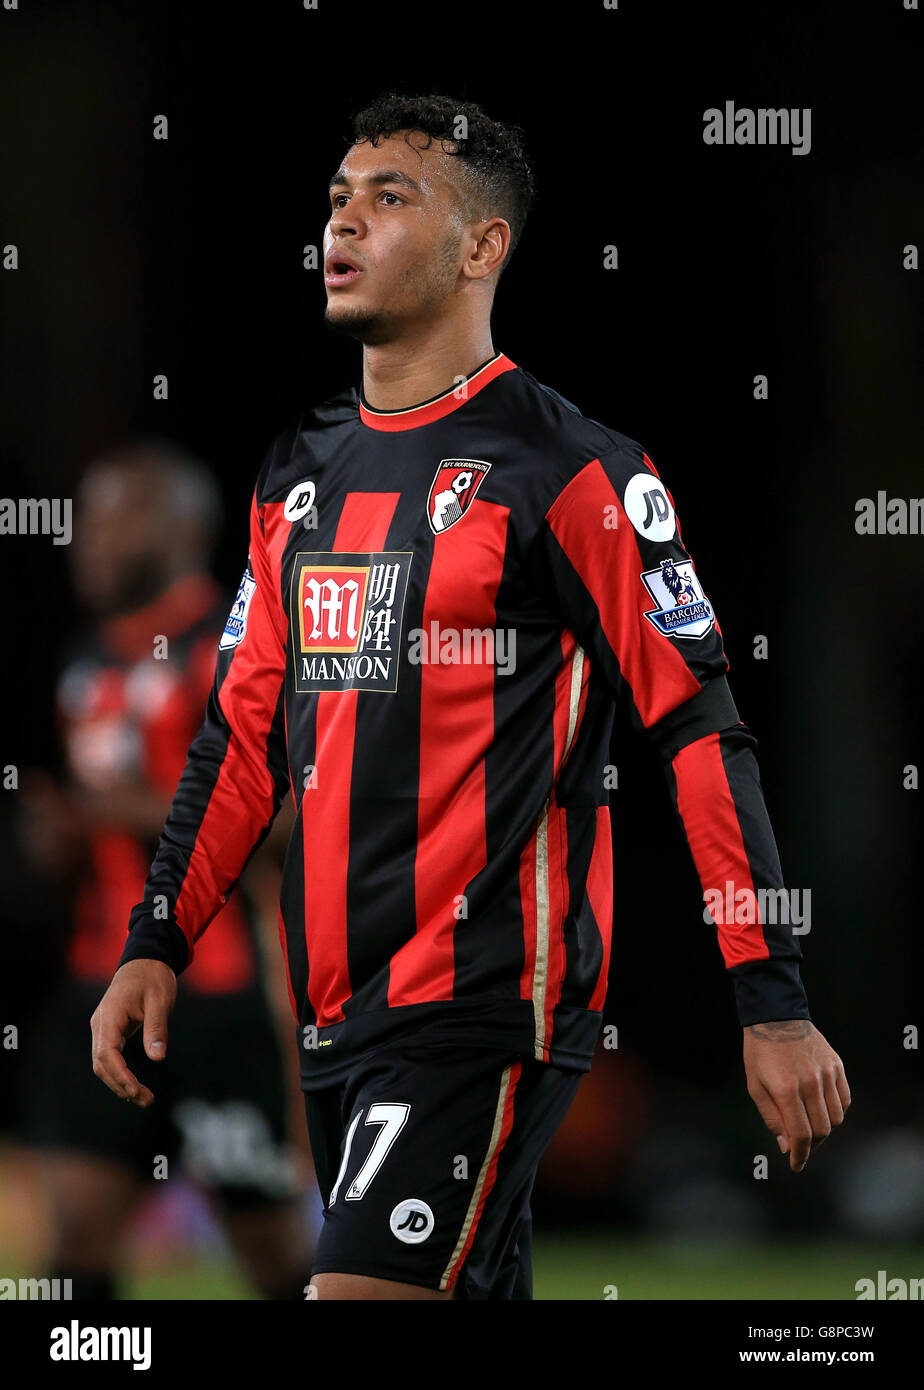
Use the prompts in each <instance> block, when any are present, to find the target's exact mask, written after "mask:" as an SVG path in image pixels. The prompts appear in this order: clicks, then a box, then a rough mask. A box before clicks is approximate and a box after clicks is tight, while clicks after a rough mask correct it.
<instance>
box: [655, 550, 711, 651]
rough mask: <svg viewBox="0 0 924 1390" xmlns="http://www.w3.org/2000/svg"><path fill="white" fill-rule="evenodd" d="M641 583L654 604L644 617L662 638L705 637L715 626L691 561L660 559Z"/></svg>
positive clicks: (708, 604) (709, 605)
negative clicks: (661, 633)
mask: <svg viewBox="0 0 924 1390" xmlns="http://www.w3.org/2000/svg"><path fill="white" fill-rule="evenodd" d="M642 582H643V583H644V585H645V588H646V589H647V590H648V592H649V594H651V597H652V598H653V599H654V601H655V603H656V605H657V607H656V608H654V609H652V611H651V612H649V613H646V614H645V617H646V618H647V619H648V621H649V622H650V623H651V624H652V626H653V627H656V628H657V629H658V631H659V632H663V633H664V636H665V637H705V635H706V633H707V632H709V631H710V630H711V628H712V627H713V625H714V624H715V614H714V613H713V611H712V606H711V604H710V603H709V602H708V601H707V599H706V595H705V594H704V593H703V591H702V589H701V588H700V583H699V580H698V579H697V578H696V575H695V573H694V571H693V561H692V560H662V561H661V563H660V565H659V566H658V568H657V569H653V570H645V573H644V574H643V575H642Z"/></svg>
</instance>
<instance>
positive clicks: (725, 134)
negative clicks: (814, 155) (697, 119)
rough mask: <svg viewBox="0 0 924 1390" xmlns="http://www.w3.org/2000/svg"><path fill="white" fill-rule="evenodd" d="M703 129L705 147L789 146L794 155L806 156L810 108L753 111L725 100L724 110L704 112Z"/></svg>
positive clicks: (712, 109) (768, 108)
mask: <svg viewBox="0 0 924 1390" xmlns="http://www.w3.org/2000/svg"><path fill="white" fill-rule="evenodd" d="M703 126H704V129H703V143H704V144H706V145H789V146H791V149H792V153H793V154H808V153H809V152H810V150H811V148H812V109H811V107H810V106H802V107H799V106H793V107H787V106H782V107H780V108H779V109H776V108H775V107H772V106H770V107H768V106H760V107H758V108H757V110H756V111H754V110H752V109H751V108H750V107H749V106H739V107H736V106H735V103H734V102H733V101H727V102H726V103H725V106H724V108H720V107H718V106H710V107H709V109H708V110H707V111H704V112H703Z"/></svg>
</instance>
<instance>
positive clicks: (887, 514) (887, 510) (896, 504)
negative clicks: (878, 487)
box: [854, 491, 924, 536]
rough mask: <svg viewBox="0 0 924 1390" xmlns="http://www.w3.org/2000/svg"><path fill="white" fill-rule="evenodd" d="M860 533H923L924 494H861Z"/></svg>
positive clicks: (857, 525) (857, 524)
mask: <svg viewBox="0 0 924 1390" xmlns="http://www.w3.org/2000/svg"><path fill="white" fill-rule="evenodd" d="M855 511H856V513H857V517H856V520H855V522H854V529H855V530H856V533H857V535H858V536H920V535H921V534H922V532H924V497H909V498H907V499H906V498H904V497H889V496H887V494H886V493H885V492H882V491H880V492H877V493H876V500H875V502H874V501H873V499H872V497H861V498H860V499H859V501H858V502H857V503H856V506H855Z"/></svg>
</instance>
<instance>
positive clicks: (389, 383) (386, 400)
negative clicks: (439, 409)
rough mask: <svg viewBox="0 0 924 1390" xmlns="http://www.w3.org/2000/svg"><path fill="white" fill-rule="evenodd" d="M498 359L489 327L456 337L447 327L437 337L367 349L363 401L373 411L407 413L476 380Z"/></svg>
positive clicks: (406, 339) (384, 344) (436, 333)
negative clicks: (485, 365)
mask: <svg viewBox="0 0 924 1390" xmlns="http://www.w3.org/2000/svg"><path fill="white" fill-rule="evenodd" d="M494 356H495V350H494V347H493V345H492V343H491V330H490V328H489V327H488V326H485V327H484V328H483V329H479V330H478V331H477V332H471V333H462V334H458V333H456V334H453V335H450V334H448V333H447V332H446V329H445V327H443V328H442V329H441V330H440V331H439V332H435V333H434V334H433V335H432V336H427V335H425V336H422V337H415V338H413V339H411V338H402V339H401V340H400V341H398V342H393V343H383V344H381V345H379V346H376V347H372V346H364V347H363V396H364V397H365V399H366V403H367V404H368V405H370V406H371V407H372V409H373V410H406V409H408V407H409V406H413V405H419V404H420V402H421V401H428V400H430V399H431V397H433V396H438V395H440V394H441V393H442V392H443V391H450V390H452V389H453V387H455V386H457V385H458V383H459V381H460V379H461V378H463V377H466V376H470V375H471V373H472V372H473V371H475V369H476V368H477V367H480V366H481V364H482V362H486V361H488V359H489V358H491V357H494Z"/></svg>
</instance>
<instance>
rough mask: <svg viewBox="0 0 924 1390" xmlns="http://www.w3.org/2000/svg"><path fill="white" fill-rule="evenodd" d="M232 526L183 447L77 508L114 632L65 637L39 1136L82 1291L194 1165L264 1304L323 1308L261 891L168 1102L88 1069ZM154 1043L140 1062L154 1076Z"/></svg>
mask: <svg viewBox="0 0 924 1390" xmlns="http://www.w3.org/2000/svg"><path fill="white" fill-rule="evenodd" d="M218 519H219V500H218V490H217V487H216V485H215V483H214V480H213V479H212V478H211V476H210V475H209V474H208V472H207V471H206V470H205V468H204V467H203V466H202V465H201V464H200V463H199V462H198V460H196V459H193V458H190V457H188V456H186V455H185V454H181V453H180V452H179V451H177V450H175V449H173V448H171V447H170V446H169V445H167V444H166V443H165V442H162V441H151V442H148V443H147V444H140V443H139V444H138V445H135V446H131V447H130V448H127V449H126V450H123V451H121V452H120V453H119V454H118V455H113V456H111V457H106V458H103V459H100V460H98V461H97V462H96V463H95V464H93V466H92V467H91V468H90V469H89V471H88V472H87V473H86V474H85V476H84V478H83V481H82V483H81V488H80V492H79V493H78V497H77V514H76V525H75V531H74V541H73V545H72V548H71V552H70V555H71V559H72V561H73V570H74V576H73V577H74V581H75V584H76V588H77V593H78V596H79V598H80V599H81V601H82V604H83V606H84V609H85V610H86V611H87V612H88V613H89V614H91V615H92V623H91V624H90V627H89V631H87V632H85V633H84V634H83V635H82V636H81V637H80V638H78V639H76V640H74V639H70V640H67V641H65V642H64V648H65V651H66V653H67V655H66V659H65V662H64V667H63V670H62V673H61V676H60V680H59V683H58V689H57V702H56V703H57V714H58V720H59V724H60V729H61V735H62V742H63V748H64V752H65V755H66V760H67V773H66V777H65V778H62V779H60V780H58V779H53V778H51V777H49V776H42V777H41V778H39V777H36V776H33V778H31V779H30V781H29V784H28V787H27V788H24V792H23V797H24V800H25V804H26V814H25V816H24V821H23V838H24V843H25V846H26V847H27V849H28V851H29V854H30V856H31V858H32V860H33V863H34V864H35V866H36V867H37V868H38V869H39V871H40V872H41V873H42V875H43V877H44V879H45V883H46V885H47V888H48V889H50V890H52V891H54V892H55V893H56V894H57V895H58V896H59V898H60V899H61V901H62V903H63V902H67V903H69V904H70V916H71V923H72V930H71V933H70V938H69V941H68V947H67V960H66V975H65V978H64V980H63V982H62V983H61V986H60V988H59V989H58V990H57V992H56V993H55V995H54V996H53V998H52V999H51V1000H50V1005H49V1009H48V1014H47V1018H46V1019H45V1020H44V1021H43V1025H42V1026H41V1027H40V1028H39V1029H38V1039H39V1041H38V1044H37V1053H36V1055H35V1058H34V1067H33V1073H32V1075H31V1076H30V1078H29V1084H28V1086H27V1109H26V1138H27V1142H31V1143H32V1144H33V1145H35V1146H36V1147H37V1148H38V1149H39V1150H40V1151H41V1168H40V1171H41V1173H42V1176H43V1179H44V1185H45V1188H46V1191H47V1195H48V1199H49V1204H50V1211H51V1217H52V1227H53V1239H54V1250H53V1254H52V1260H53V1265H54V1273H55V1275H56V1276H59V1277H61V1278H67V1279H70V1280H71V1287H72V1291H73V1296H74V1297H75V1298H81V1299H85V1298H89V1299H100V1298H112V1297H114V1296H115V1293H116V1287H117V1282H116V1281H117V1275H118V1272H119V1264H120V1257H121V1243H120V1238H121V1236H122V1234H123V1232H124V1230H125V1228H126V1224H127V1222H128V1219H129V1217H130V1216H131V1215H132V1213H133V1212H134V1211H135V1210H136V1208H137V1207H138V1204H139V1202H140V1200H141V1199H142V1198H143V1197H144V1196H145V1195H150V1194H151V1193H153V1192H154V1191H156V1190H158V1189H159V1188H161V1187H162V1186H163V1184H162V1183H155V1182H154V1177H155V1173H156V1175H157V1176H158V1177H161V1178H163V1177H165V1176H167V1177H169V1176H173V1173H174V1172H175V1171H177V1169H176V1168H175V1167H174V1159H176V1161H177V1163H178V1164H179V1166H180V1168H181V1169H185V1171H186V1173H187V1176H190V1177H193V1178H195V1180H196V1181H197V1183H198V1184H199V1185H200V1186H201V1187H202V1189H203V1190H204V1191H205V1192H206V1193H207V1194H208V1196H209V1197H210V1199H212V1201H213V1202H214V1204H215V1205H216V1206H217V1208H218V1212H219V1214H220V1216H221V1218H222V1221H223V1224H224V1227H225V1229H226V1231H227V1233H228V1235H229V1237H230V1240H231V1243H232V1246H233V1247H234V1249H235V1251H236V1253H237V1254H238V1256H239V1257H240V1259H241V1261H242V1263H243V1265H244V1268H245V1269H246V1271H247V1272H248V1274H249V1275H250V1276H251V1278H252V1280H253V1281H254V1283H255V1285H256V1287H257V1289H258V1290H259V1291H260V1292H261V1293H262V1294H263V1295H264V1296H266V1297H270V1298H283V1297H284V1298H296V1297H298V1298H301V1299H303V1298H304V1296H305V1295H304V1289H305V1286H306V1284H307V1282H308V1275H309V1272H310V1268H311V1247H310V1239H309V1236H308V1233H307V1231H306V1229H305V1223H304V1221H303V1220H302V1219H301V1216H302V1214H301V1211H300V1201H301V1191H302V1187H303V1181H302V1180H301V1179H300V1178H299V1176H298V1174H297V1172H296V1169H295V1155H294V1153H293V1152H292V1149H291V1146H290V1144H289V1138H288V1136H289V1133H290V1128H291V1127H290V1124H289V1109H290V1107H289V1104H288V1096H289V1094H290V1092H291V1087H290V1086H289V1085H288V1069H287V1067H286V1063H285V1057H284V1053H283V1051H282V1047H281V1043H280V1039H279V1036H278V1028H277V1025H276V1017H275V1014H274V1011H273V1007H272V1000H271V996H270V994H269V991H268V987H267V986H268V981H267V979H266V978H265V971H264V967H263V961H262V958H261V949H260V942H259V939H258V917H257V911H258V908H257V903H256V901H255V899H254V896H253V895H252V894H251V893H249V892H246V891H241V892H240V893H238V894H237V895H236V896H235V898H234V899H233V900H232V901H231V902H229V903H228V905H227V907H225V908H224V909H223V910H222V912H221V919H220V921H219V924H218V926H217V927H216V930H215V934H214V939H210V940H209V942H208V943H207V949H204V950H203V951H202V952H201V954H198V953H197V958H196V961H195V962H194V963H193V964H192V965H191V966H190V968H189V970H188V971H187V972H186V974H185V975H184V976H183V981H182V988H181V992H180V993H181V999H180V1002H179V1005H178V1008H177V1012H176V1015H175V1020H174V1021H175V1024H176V1029H177V1037H178V1040H181V1041H180V1046H181V1048H182V1066H179V1067H171V1069H170V1075H168V1076H163V1075H160V1076H159V1080H160V1081H161V1082H162V1083H163V1093H162V1103H161V1104H160V1105H159V1106H157V1107H155V1108H154V1109H153V1110H146V1111H145V1110H137V1109H135V1110H133V1109H131V1108H130V1107H128V1106H126V1105H122V1106H118V1105H115V1104H113V1102H112V1097H111V1096H110V1095H108V1094H107V1092H106V1091H104V1090H103V1089H102V1087H101V1086H100V1085H99V1084H98V1083H97V1082H96V1081H94V1079H93V1076H92V1073H91V1071H90V1068H89V1067H88V1066H87V1064H86V1042H87V1018H88V1015H89V1014H90V1013H91V1012H92V1010H93V1008H94V1007H95V1005H96V1004H97V1003H98V1001H99V997H100V994H101V993H102V992H103V990H104V989H105V987H106V982H107V981H108V980H109V979H110V978H111V977H112V973H113V970H114V969H115V967H116V964H117V962H118V959H119V954H120V952H121V950H122V947H123V946H124V944H125V923H126V920H127V917H128V913H129V912H130V911H131V908H132V905H133V904H134V903H135V902H136V901H137V899H138V896H139V895H140V893H141V891H142V889H143V885H144V879H145V874H146V873H147V870H148V868H149V866H150V862H151V855H152V852H153V849H154V847H155V845H156V843H157V837H158V834H159V832H160V830H161V829H162V827H163V823H164V816H165V815H166V812H167V810H168V809H169V806H170V799H171V796H172V794H173V791H174V789H175V788H176V785H177V781H178V779H179V776H180V773H181V772H182V770H183V764H184V762H185V759H186V751H187V749H188V746H189V742H190V739H191V738H192V737H193V735H194V734H195V732H196V729H197V728H198V727H199V724H200V723H201V721H202V713H203V710H204V709H205V705H206V700H207V698H208V694H209V690H210V688H211V684H212V677H213V675H214V669H215V643H216V638H217V634H218V633H220V632H221V630H222V627H223V625H224V620H225V615H226V613H227V599H226V598H224V597H223V595H222V593H221V591H220V590H219V588H218V585H217V584H216V583H215V581H214V580H213V579H212V578H211V576H210V575H209V574H208V572H207V571H206V570H205V568H204V564H205V560H206V557H207V552H208V549H209V547H210V544H211V542H212V540H213V538H214V533H215V529H216V525H217V522H218ZM264 873H269V874H275V873H276V870H275V869H274V868H272V867H270V868H269V869H264ZM286 1007H288V1006H286ZM139 1041H140V1039H137V1038H136V1039H132V1040H131V1042H130V1043H129V1047H130V1048H131V1049H132V1056H133V1059H134V1058H135V1057H136V1056H137V1060H133V1063H132V1064H133V1065H134V1066H137V1068H138V1069H139V1074H141V1071H142V1069H145V1070H146V1071H150V1072H153V1070H154V1067H153V1064H152V1063H151V1062H150V1061H148V1059H147V1058H145V1056H144V1054H143V1052H142V1051H141V1049H140V1048H139V1047H138V1046H137V1044H138V1042H139ZM164 1160H166V1164H165V1162H164Z"/></svg>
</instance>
